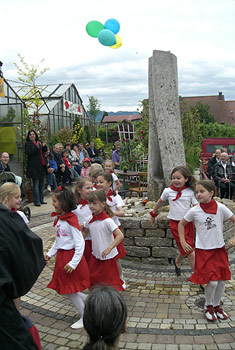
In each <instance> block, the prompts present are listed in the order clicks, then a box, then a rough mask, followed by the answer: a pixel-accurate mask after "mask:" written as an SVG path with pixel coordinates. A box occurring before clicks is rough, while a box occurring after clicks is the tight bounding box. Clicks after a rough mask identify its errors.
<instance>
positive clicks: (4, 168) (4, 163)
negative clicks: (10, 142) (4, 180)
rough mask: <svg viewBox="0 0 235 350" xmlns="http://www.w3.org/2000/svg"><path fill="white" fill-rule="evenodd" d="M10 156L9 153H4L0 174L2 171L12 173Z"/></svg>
mask: <svg viewBox="0 0 235 350" xmlns="http://www.w3.org/2000/svg"><path fill="white" fill-rule="evenodd" d="M9 160H10V157H9V154H8V153H7V152H2V153H1V156H0V172H2V171H11V169H10V166H9V164H8V163H9Z"/></svg>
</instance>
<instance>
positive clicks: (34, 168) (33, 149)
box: [25, 140, 47, 179]
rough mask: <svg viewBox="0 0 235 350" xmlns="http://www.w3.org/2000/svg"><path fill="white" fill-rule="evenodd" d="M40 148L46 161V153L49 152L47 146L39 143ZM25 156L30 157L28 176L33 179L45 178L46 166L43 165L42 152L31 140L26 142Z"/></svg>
mask: <svg viewBox="0 0 235 350" xmlns="http://www.w3.org/2000/svg"><path fill="white" fill-rule="evenodd" d="M39 147H40V149H41V150H42V154H43V158H44V161H45V156H44V153H45V152H46V151H47V146H46V145H45V146H42V144H41V143H40V142H39ZM25 154H26V155H27V156H28V163H27V169H26V176H27V177H28V178H33V179H37V178H40V177H44V176H45V174H46V166H43V165H42V158H41V152H40V150H39V148H38V147H37V146H36V145H35V144H34V143H33V142H32V141H30V140H29V141H26V142H25ZM45 164H46V161H45Z"/></svg>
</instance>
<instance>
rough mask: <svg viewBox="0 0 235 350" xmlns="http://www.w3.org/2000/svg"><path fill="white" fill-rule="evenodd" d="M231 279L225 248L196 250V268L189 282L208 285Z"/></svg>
mask: <svg viewBox="0 0 235 350" xmlns="http://www.w3.org/2000/svg"><path fill="white" fill-rule="evenodd" d="M230 279H231V272H230V270H229V264H228V254H227V252H226V249H225V246H223V247H222V248H216V249H208V250H205V249H198V248H196V249H195V268H194V273H193V274H192V276H191V277H190V278H189V281H191V282H193V283H196V284H208V283H209V282H210V281H219V280H221V281H227V280H230Z"/></svg>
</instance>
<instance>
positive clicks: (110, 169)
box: [104, 159, 121, 192]
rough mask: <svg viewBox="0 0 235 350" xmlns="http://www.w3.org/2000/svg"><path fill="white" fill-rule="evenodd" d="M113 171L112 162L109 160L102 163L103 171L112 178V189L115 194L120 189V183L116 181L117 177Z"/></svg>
mask: <svg viewBox="0 0 235 350" xmlns="http://www.w3.org/2000/svg"><path fill="white" fill-rule="evenodd" d="M113 169H114V164H113V161H112V160H111V159H106V160H105V161H104V171H105V172H106V173H110V174H112V178H113V184H112V188H113V190H114V191H115V192H117V191H118V189H119V188H120V187H121V182H120V181H119V180H118V177H117V175H116V174H115V172H114V170H113Z"/></svg>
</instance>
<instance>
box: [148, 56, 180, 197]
mask: <svg viewBox="0 0 235 350" xmlns="http://www.w3.org/2000/svg"><path fill="white" fill-rule="evenodd" d="M148 159H149V161H148V199H149V200H156V199H158V198H159V197H160V194H161V192H162V191H163V189H164V188H165V187H166V186H169V185H170V182H171V181H170V174H171V171H172V169H173V168H174V167H176V166H178V165H185V154H184V143H183V135H182V127H181V119H180V109H179V96H178V75H177V59H176V56H175V55H173V54H172V53H170V52H169V51H167V52H165V51H158V50H154V51H153V56H152V57H150V59H149V157H148Z"/></svg>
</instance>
